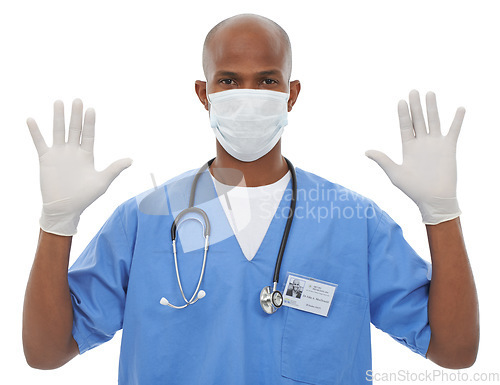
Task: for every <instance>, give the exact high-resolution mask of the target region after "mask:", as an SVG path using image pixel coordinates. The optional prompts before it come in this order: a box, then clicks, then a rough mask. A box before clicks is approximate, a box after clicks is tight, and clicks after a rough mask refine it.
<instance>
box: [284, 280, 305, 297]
mask: <svg viewBox="0 0 500 385" xmlns="http://www.w3.org/2000/svg"><path fill="white" fill-rule="evenodd" d="M286 295H288V296H289V297H292V298H300V296H301V295H302V290H301V287H300V282H299V280H298V279H294V280H293V283H290V285H289V287H288V290H287V291H286Z"/></svg>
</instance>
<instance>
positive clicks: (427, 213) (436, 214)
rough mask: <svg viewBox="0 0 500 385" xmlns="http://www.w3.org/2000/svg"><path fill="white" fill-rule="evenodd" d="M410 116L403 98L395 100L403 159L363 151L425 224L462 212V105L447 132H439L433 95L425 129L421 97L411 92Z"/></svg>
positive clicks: (432, 95) (455, 215)
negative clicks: (459, 159)
mask: <svg viewBox="0 0 500 385" xmlns="http://www.w3.org/2000/svg"><path fill="white" fill-rule="evenodd" d="M409 99H410V109H411V118H410V113H409V111H408V105H407V104H406V102H405V101H404V100H400V101H399V104H398V114H399V124H400V127H401V139H402V143H403V163H402V164H401V165H398V164H396V163H394V162H393V161H392V160H391V159H389V157H388V156H387V155H385V154H384V153H382V152H380V151H375V150H369V151H366V153H365V154H366V156H367V157H369V158H370V159H372V160H374V161H375V162H377V163H378V165H379V166H380V167H382V169H383V170H384V171H385V173H386V174H387V176H388V177H389V179H390V180H391V182H392V183H393V184H394V185H395V186H396V187H398V188H399V189H400V190H401V191H403V192H404V193H405V194H406V195H408V196H409V197H410V198H411V199H412V200H413V201H414V202H415V203H416V204H417V206H418V207H419V209H420V212H421V213H422V220H423V222H424V223H425V224H429V225H434V224H438V223H441V222H444V221H447V220H450V219H453V218H456V217H458V216H459V215H460V214H461V211H460V208H459V207H458V201H457V197H456V189H457V162H456V147H457V139H458V135H459V133H460V128H461V126H462V122H463V119H464V114H465V108H463V107H459V108H458V109H457V112H456V114H455V118H454V119H453V123H452V124H451V127H450V130H449V132H448V134H447V135H445V136H443V135H442V134H441V128H440V123H439V115H438V109H437V105H436V95H435V94H434V93H433V92H428V93H427V95H426V105H427V121H428V123H429V132H427V128H426V124H425V119H424V114H423V112H422V106H421V104H420V97H419V94H418V92H417V91H416V90H413V91H411V92H410V98H409Z"/></svg>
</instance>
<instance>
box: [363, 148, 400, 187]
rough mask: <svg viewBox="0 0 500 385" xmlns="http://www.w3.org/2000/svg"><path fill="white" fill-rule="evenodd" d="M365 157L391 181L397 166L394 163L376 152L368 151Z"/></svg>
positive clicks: (381, 153)
mask: <svg viewBox="0 0 500 385" xmlns="http://www.w3.org/2000/svg"><path fill="white" fill-rule="evenodd" d="M365 155H366V156H367V157H368V158H370V159H371V160H373V161H375V162H376V163H377V164H378V165H379V166H380V167H381V168H382V170H384V172H385V173H386V174H387V176H388V177H389V179H391V181H392V177H393V176H394V173H395V171H396V168H397V167H399V166H398V165H397V164H396V163H394V162H393V161H392V159H391V158H389V157H388V156H387V155H386V154H384V153H383V152H380V151H377V150H368V151H366V152H365Z"/></svg>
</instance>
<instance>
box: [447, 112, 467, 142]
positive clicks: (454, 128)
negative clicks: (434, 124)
mask: <svg viewBox="0 0 500 385" xmlns="http://www.w3.org/2000/svg"><path fill="white" fill-rule="evenodd" d="M464 116H465V108H464V107H458V109H457V112H456V113H455V118H454V119H453V122H452V123H451V127H450V130H449V131H448V134H447V135H446V136H448V137H450V138H452V139H453V140H454V141H455V142H456V141H457V140H458V135H460V129H461V128H462V123H463V121H464Z"/></svg>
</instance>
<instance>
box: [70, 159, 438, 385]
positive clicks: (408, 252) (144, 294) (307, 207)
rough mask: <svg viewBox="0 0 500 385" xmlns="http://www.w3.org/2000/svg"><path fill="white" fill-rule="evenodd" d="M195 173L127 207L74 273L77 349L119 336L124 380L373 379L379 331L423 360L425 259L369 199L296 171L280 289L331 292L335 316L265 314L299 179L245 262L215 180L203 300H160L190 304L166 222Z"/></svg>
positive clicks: (189, 228)
mask: <svg viewBox="0 0 500 385" xmlns="http://www.w3.org/2000/svg"><path fill="white" fill-rule="evenodd" d="M195 172H196V170H192V171H189V172H187V173H184V174H182V175H180V176H178V177H177V178H174V179H172V180H171V181H169V182H167V183H165V184H164V185H162V186H160V187H159V188H158V189H156V190H152V191H149V192H146V193H144V194H141V196H138V197H135V198H133V199H130V200H129V201H127V202H125V203H123V204H122V205H121V206H119V207H118V208H117V209H116V211H115V212H114V213H113V215H112V216H111V217H110V218H109V219H108V220H107V222H106V223H105V224H104V226H103V227H102V228H101V229H100V231H99V232H98V233H97V235H96V236H95V237H94V238H93V240H92V241H91V242H90V244H89V245H88V246H87V247H86V249H85V250H84V251H83V253H82V254H81V256H80V257H79V258H78V259H77V261H76V262H75V263H74V264H73V265H72V267H71V268H70V270H69V275H68V279H69V285H70V291H71V297H72V301H73V309H74V325H73V337H74V338H75V340H76V341H77V343H78V347H79V349H80V353H84V352H86V351H87V350H89V349H92V348H94V347H96V346H98V345H100V344H101V343H103V342H106V341H108V340H109V339H111V338H112V337H113V335H114V334H115V332H116V331H118V330H120V329H122V328H123V334H122V345H121V354H120V366H119V384H121V385H125V384H127V385H129V384H140V385H148V384H151V385H152V384H155V385H157V384H241V385H244V384H252V385H254V384H273V385H275V384H297V383H306V384H324V385H330V384H332V385H333V384H366V372H367V370H370V369H371V346H370V322H371V323H373V324H374V325H375V326H376V327H377V328H379V329H381V330H383V331H385V332H386V333H388V334H389V335H390V336H391V337H393V338H394V339H396V340H397V341H398V342H400V343H402V344H404V345H405V346H407V347H408V348H410V349H411V350H412V351H414V352H416V353H418V354H420V355H422V356H424V357H425V354H426V352H427V348H428V345H429V340H430V334H431V332H430V327H429V323H428V314H427V303H428V292H429V283H430V273H431V270H430V264H428V263H427V262H425V261H424V260H422V259H421V258H420V257H419V256H418V255H417V254H416V253H415V251H414V250H413V249H412V248H411V247H410V246H409V245H408V243H407V242H406V241H405V239H404V238H403V235H402V231H401V228H400V227H399V226H398V225H397V224H396V223H395V222H394V221H393V220H392V219H391V218H390V217H389V216H388V215H387V214H386V213H385V212H384V211H382V210H381V209H380V208H379V207H378V206H377V205H375V204H374V203H373V202H372V201H370V200H369V199H366V198H364V197H362V196H360V195H359V194H356V193H354V192H352V191H350V190H348V189H346V188H344V187H342V186H340V185H337V184H334V183H331V182H329V181H327V180H325V179H323V178H320V177H318V176H316V175H314V174H311V173H308V172H306V171H303V170H301V169H300V168H297V169H296V173H297V188H298V199H297V207H296V213H295V218H294V221H293V224H292V227H291V231H290V235H289V238H288V244H287V247H286V251H285V254H284V258H283V263H282V266H281V273H280V285H284V283H285V282H286V278H287V273H289V272H291V273H295V274H301V275H305V276H309V277H312V278H315V279H319V280H323V281H327V282H331V283H335V284H337V285H338V287H337V290H336V291H335V295H334V298H333V302H332V305H331V308H330V311H329V314H328V317H322V316H319V315H316V314H311V313H306V312H303V311H300V310H297V309H292V308H288V307H284V306H283V307H281V308H280V309H278V311H277V312H276V313H274V314H272V315H268V314H266V313H264V311H263V310H262V308H261V306H260V303H259V294H260V291H261V289H262V288H263V287H264V286H269V285H272V277H273V273H274V267H275V263H276V256H277V254H278V249H279V245H280V242H281V238H282V235H283V230H284V227H285V223H286V216H287V214H288V207H289V204H290V198H291V182H290V183H289V184H288V186H287V189H286V190H285V192H284V195H283V198H282V200H281V203H280V206H279V207H278V210H277V211H276V213H275V216H274V217H273V220H272V222H271V224H270V226H269V229H268V231H267V234H266V235H265V238H264V240H263V242H262V244H261V246H260V248H259V250H258V252H257V254H256V255H255V257H254V258H253V259H252V260H251V261H248V260H247V259H246V258H245V256H244V254H243V252H242V250H241V248H240V246H239V244H238V242H237V240H236V237H235V236H234V234H233V233H232V230H231V227H230V225H229V223H228V221H227V219H226V216H225V213H224V211H223V209H222V207H221V205H220V202H219V200H218V199H217V196H216V195H215V189H214V186H213V182H212V180H211V178H210V175H208V171H207V172H205V173H204V174H203V175H202V176H201V178H200V180H199V182H198V188H197V192H196V200H195V205H197V206H200V207H202V208H203V209H204V210H205V211H206V212H207V214H208V216H209V218H210V221H211V224H212V234H211V238H210V239H211V241H210V249H209V251H208V256H207V265H206V272H205V277H204V279H203V283H202V286H201V288H202V289H203V290H205V292H206V297H205V298H203V299H201V300H199V301H198V302H197V303H196V304H194V305H191V306H188V307H187V308H185V309H181V310H176V309H172V308H170V307H168V306H163V305H161V304H160V299H161V298H162V297H166V298H167V299H168V300H169V301H170V302H171V303H173V304H175V305H182V304H184V301H183V299H182V296H181V294H180V291H179V287H178V283H177V278H176V273H175V265H174V259H173V251H172V243H171V238H170V227H171V224H172V221H173V219H174V217H175V215H176V214H177V213H178V212H179V211H180V210H182V209H183V208H185V207H187V205H188V200H189V191H190V187H191V182H192V180H193V176H194V174H195ZM190 222H193V223H190ZM181 227H184V229H185V230H184V231H181V230H179V237H180V239H179V240H178V242H177V250H178V259H179V271H180V275H181V279H182V283H183V286H184V290H185V291H186V296H187V297H188V298H190V297H191V295H192V293H193V291H194V289H195V287H196V284H197V282H198V279H199V274H200V271H201V264H202V260H203V250H202V248H201V246H202V244H203V242H202V241H203V240H202V236H201V230H200V226H199V224H197V223H195V221H186V222H185V223H183V224H182V226H181ZM281 288H283V286H281Z"/></svg>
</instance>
